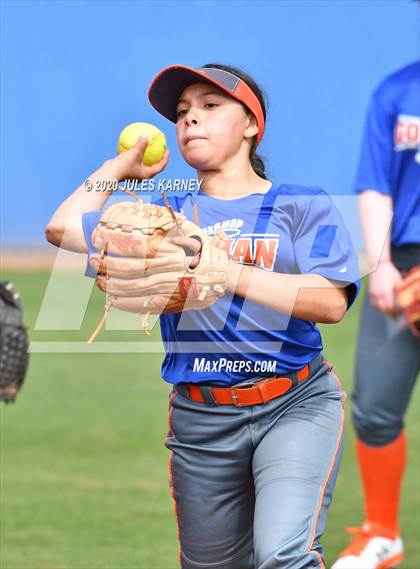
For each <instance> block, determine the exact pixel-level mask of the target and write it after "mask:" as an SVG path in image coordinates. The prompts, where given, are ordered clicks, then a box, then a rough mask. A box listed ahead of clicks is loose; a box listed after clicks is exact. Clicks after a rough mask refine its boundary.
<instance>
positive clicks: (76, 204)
mask: <svg viewBox="0 0 420 569" xmlns="http://www.w3.org/2000/svg"><path fill="white" fill-rule="evenodd" d="M147 143H148V140H147V139H146V138H142V137H141V138H139V140H138V141H137V144H136V146H135V147H134V148H132V149H131V150H126V151H125V152H123V153H122V154H119V155H118V156H116V157H115V158H112V159H111V160H107V161H106V162H104V164H103V165H102V166H101V167H100V168H99V169H98V170H96V171H95V172H93V173H92V174H90V176H88V178H87V180H89V183H90V187H91V188H92V189H91V190H90V191H89V190H88V188H86V185H85V182H84V183H83V184H82V185H80V186H79V187H78V188H77V189H76V190H75V191H74V192H73V193H72V194H71V195H70V196H69V197H68V198H67V199H66V200H64V201H63V203H62V204H61V205H60V206H59V207H58V208H57V210H56V211H55V212H54V214H53V216H52V217H51V219H50V221H49V223H48V225H47V227H46V228H45V235H46V238H47V241H49V242H50V243H51V244H52V245H55V246H56V247H61V248H62V249H67V250H68V251H75V252H77V253H87V252H88V247H87V244H86V240H85V236H84V233H83V227H82V215H83V214H84V213H86V212H88V211H99V210H100V209H101V208H102V206H103V205H104V204H105V203H106V201H107V200H108V198H109V197H110V196H111V195H112V184H110V185H109V188H110V189H109V190H105V191H102V189H101V190H100V191H97V190H96V188H103V187H108V186H107V185H106V184H103V182H104V181H107V180H109V181H110V182H113V181H114V180H117V181H118V182H120V181H122V180H126V179H133V180H146V179H149V178H152V177H153V176H155V175H156V174H158V173H159V172H161V171H162V170H163V169H164V168H165V166H166V164H167V162H168V159H169V152H168V151H166V152H165V155H164V156H163V158H162V160H161V161H160V162H157V163H156V164H153V166H145V165H144V164H143V154H144V151H145V149H146V146H147Z"/></svg>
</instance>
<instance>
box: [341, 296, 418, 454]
mask: <svg viewBox="0 0 420 569" xmlns="http://www.w3.org/2000/svg"><path fill="white" fill-rule="evenodd" d="M419 369H420V345H419V342H418V339H417V338H416V337H415V336H414V334H412V332H411V331H410V330H409V328H408V327H407V326H406V323H405V322H404V318H403V317H400V318H398V320H392V319H391V318H389V317H388V316H386V315H385V314H383V313H382V312H380V311H379V310H376V308H374V307H373V306H372V304H371V302H370V298H369V294H368V293H366V294H365V298H364V301H363V308H362V315H361V319H360V330H359V338H358V345H357V353H356V378H355V379H356V381H355V387H354V392H353V394H352V421H353V425H354V428H355V430H356V432H357V435H358V437H359V438H360V439H361V440H362V441H363V442H364V443H365V444H367V445H371V446H384V445H387V444H390V443H392V442H393V441H394V440H395V439H396V438H397V437H398V435H399V434H400V432H401V430H402V429H403V426H404V423H403V419H404V414H405V411H406V409H407V406H408V403H409V401H410V397H411V394H412V392H413V388H414V385H415V383H416V378H417V374H418V372H419Z"/></svg>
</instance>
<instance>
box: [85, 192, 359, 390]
mask: <svg viewBox="0 0 420 569" xmlns="http://www.w3.org/2000/svg"><path fill="white" fill-rule="evenodd" d="M169 199H170V202H171V204H172V206H173V208H174V209H175V210H176V211H179V210H180V208H181V207H182V209H183V211H184V213H185V215H186V216H187V218H188V219H191V220H192V219H193V209H192V205H193V204H196V205H197V206H198V212H199V223H200V226H201V227H202V228H203V229H204V230H205V231H206V232H207V233H208V234H209V235H213V234H214V231H215V229H217V228H218V227H220V228H221V229H222V230H223V231H224V232H225V233H226V234H227V235H228V237H229V248H230V253H231V254H232V255H234V256H235V257H237V258H239V260H240V261H241V262H242V263H244V264H249V265H254V266H257V267H260V268H262V269H264V270H266V271H276V272H280V273H287V274H301V273H315V274H319V275H322V276H325V277H327V278H329V279H333V280H337V281H341V282H343V286H346V287H347V292H348V299H349V302H348V305H349V306H350V305H351V303H352V302H353V300H354V298H355V296H356V294H357V292H358V290H359V281H358V278H359V277H358V262H357V256H356V253H355V251H354V249H353V245H352V242H351V239H350V236H349V234H348V232H347V230H346V228H345V226H344V223H343V220H342V218H341V216H340V214H339V213H338V211H337V210H336V208H335V206H334V205H333V202H332V200H331V198H330V197H329V196H328V194H326V193H325V192H324V191H323V190H321V189H319V188H305V187H301V186H291V185H283V186H280V187H278V188H274V187H272V188H271V189H270V190H269V191H268V192H267V193H266V194H260V193H254V194H251V195H249V196H245V197H243V198H239V199H233V200H221V199H217V198H213V197H211V196H208V195H206V194H204V193H199V194H197V195H192V194H187V195H186V196H183V197H171V198H169ZM156 203H158V204H159V205H164V201H163V199H160V200H159V201H158V202H156ZM100 214H101V212H89V213H86V214H84V215H83V229H84V232H85V237H86V241H87V243H88V246H89V253H92V252H93V251H95V249H94V248H93V247H92V243H91V233H92V230H93V228H94V227H95V225H96V224H97V222H98V219H99V217H100ZM86 274H88V275H89V276H95V272H94V271H93V270H92V269H90V268H89V267H88V269H87V272H86ZM251 286H252V284H251ZM278 294H279V295H281V294H282V291H281V290H279V291H278ZM160 326H161V334H162V340H163V343H164V346H165V351H166V356H165V359H164V362H163V365H162V377H163V379H165V380H166V381H168V382H170V383H178V382H180V381H188V382H203V381H211V382H213V383H215V384H219V385H232V384H234V383H237V382H239V381H243V380H246V379H249V378H250V377H255V376H260V375H273V374H278V373H287V372H290V371H294V370H297V369H300V368H302V367H303V366H304V365H305V364H306V363H308V362H309V361H310V360H311V359H312V358H314V357H315V356H316V355H317V353H319V352H320V351H321V350H322V347H323V346H322V341H321V336H320V333H319V330H318V328H317V326H316V324H315V322H309V321H306V320H301V319H298V318H293V317H289V316H288V315H285V314H282V313H280V312H277V311H274V310H272V309H270V308H267V307H265V306H262V305H261V304H257V303H254V302H251V301H249V300H247V299H244V298H242V297H240V296H237V295H233V294H231V293H226V294H225V295H224V296H223V297H221V298H220V299H219V300H218V301H217V302H216V303H214V304H213V305H212V306H211V307H210V308H207V309H205V310H199V311H198V310H186V311H184V312H181V313H176V314H163V315H161V316H160ZM262 362H265V363H266V364H267V366H268V365H269V362H270V365H272V364H273V363H274V365H275V368H274V369H273V368H270V372H271V373H268V374H267V373H265V374H264V373H256V370H257V366H260V367H259V368H258V369H261V371H264V369H262V368H261V366H263V364H262ZM267 369H268V368H266V370H265V371H267Z"/></svg>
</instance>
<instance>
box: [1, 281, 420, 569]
mask: <svg viewBox="0 0 420 569" xmlns="http://www.w3.org/2000/svg"><path fill="white" fill-rule="evenodd" d="M6 277H7V278H8V279H11V280H12V281H13V282H14V284H15V286H16V288H17V289H18V290H19V292H20V293H21V295H22V299H23V302H24V306H25V321H26V324H27V325H28V326H29V327H30V335H31V340H33V341H34V340H36V341H46V340H78V341H86V339H87V338H88V337H89V335H90V332H91V331H92V330H93V328H94V327H95V325H96V323H97V321H98V318H99V317H100V315H101V310H102V304H103V297H102V296H101V294H100V293H99V291H97V290H95V291H94V292H93V295H92V298H91V302H90V305H89V310H88V312H87V314H86V317H85V319H84V322H83V327H82V330H81V331H80V332H79V331H78V332H73V331H65V332H62V333H61V332H60V333H57V332H46V331H35V330H33V328H34V324H35V321H36V317H37V314H38V311H39V307H40V305H41V301H42V298H43V295H44V291H45V288H46V285H47V283H48V277H49V275H48V273H46V272H39V273H24V272H13V273H12V272H8V273H7V274H4V275H3V278H6ZM359 307H360V300H359V301H358V302H357V303H356V306H355V308H354V309H353V310H352V311H350V313H349V314H348V315H347V317H346V319H345V320H344V322H343V323H341V324H340V325H336V326H324V327H323V333H324V342H325V345H326V347H327V348H326V349H325V351H324V352H325V354H326V355H327V357H328V358H329V359H330V360H331V361H332V362H333V363H334V364H335V370H336V372H337V374H338V375H339V376H340V378H341V379H342V382H343V384H344V386H345V388H346V390H347V391H349V390H350V386H351V381H352V368H353V363H352V360H353V353H354V342H355V335H356V329H357V322H358V311H359ZM159 338H160V335H159V331H158V329H155V330H154V332H153V335H152V337H151V338H150V340H154V341H157V340H158V339H159ZM99 339H100V340H107V339H108V340H109V339H113V340H118V341H121V340H127V339H129V340H131V341H142V342H146V341H149V340H148V338H147V337H146V336H144V335H143V333H140V332H134V331H127V332H112V331H103V332H101V336H100V338H99ZM162 357H163V356H162V355H161V354H140V353H139V354H32V355H31V360H30V368H29V372H28V376H27V382H26V385H25V386H24V388H23V390H22V392H21V393H20V396H19V400H18V402H17V403H16V404H15V405H8V406H4V405H2V406H1V411H0V415H1V439H0V443H1V455H0V458H1V510H0V516H1V517H0V567H1V569H36V568H43V569H52V568H54V569H111V568H112V569H176V568H177V567H178V563H177V555H178V542H177V537H176V525H175V519H174V513H173V502H172V497H171V495H170V492H169V487H168V470H167V461H168V458H169V451H168V450H167V449H166V448H165V447H164V444H163V441H164V437H165V436H166V431H167V408H168V405H167V397H168V393H169V390H170V386H169V385H168V384H167V383H165V382H164V381H163V380H162V379H161V378H160V364H161V360H162ZM349 407H350V404H349V402H348V403H347V425H348V429H347V443H346V450H345V456H344V462H343V465H342V469H341V473H340V477H339V480H338V483H337V488H336V493H335V499H334V502H333V505H332V507H331V509H330V516H329V522H328V527H327V531H326V534H325V537H324V545H325V549H326V555H327V566H329V565H330V564H331V563H332V561H333V560H334V558H335V555H336V554H337V553H338V552H339V550H340V549H341V548H342V547H343V546H344V545H345V544H346V543H347V538H346V536H345V534H344V533H343V529H344V528H345V527H346V526H349V525H357V524H358V523H359V522H360V521H361V517H362V504H361V490H360V486H359V481H358V473H357V466H356V464H355V461H354V454H353V444H352V441H353V433H352V431H351V428H350V425H349ZM406 422H407V427H408V429H407V432H408V437H409V444H410V460H409V467H408V470H407V475H406V477H405V482H404V491H403V502H402V512H401V525H402V531H403V536H404V542H405V547H406V558H405V561H404V562H403V564H402V565H401V567H402V568H403V569H418V567H420V554H419V543H420V541H419V531H418V528H419V488H420V484H419V473H420V464H419V447H420V441H419V431H420V429H419V423H420V420H419V391H418V389H417V390H416V392H415V394H414V398H413V400H412V402H411V406H410V409H409V412H408V416H407V418H406Z"/></svg>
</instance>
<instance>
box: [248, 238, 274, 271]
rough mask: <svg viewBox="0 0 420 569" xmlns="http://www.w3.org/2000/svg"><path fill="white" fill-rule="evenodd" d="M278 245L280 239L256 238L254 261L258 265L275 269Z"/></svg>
mask: <svg viewBox="0 0 420 569" xmlns="http://www.w3.org/2000/svg"><path fill="white" fill-rule="evenodd" d="M278 245H279V240H278V239H255V257H254V263H255V264H256V265H257V267H261V268H262V269H269V270H272V269H273V266H274V261H275V258H276V254H277V248H278Z"/></svg>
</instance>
